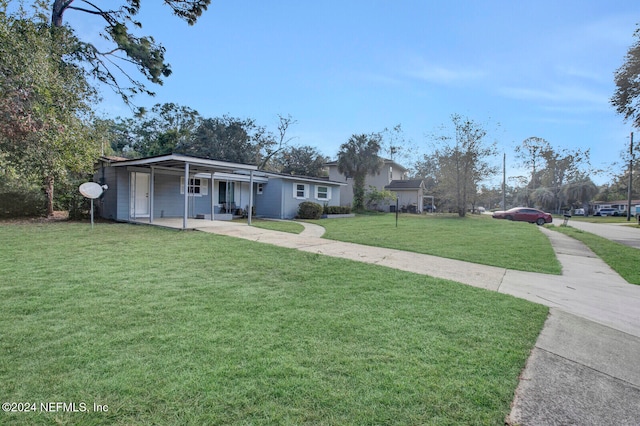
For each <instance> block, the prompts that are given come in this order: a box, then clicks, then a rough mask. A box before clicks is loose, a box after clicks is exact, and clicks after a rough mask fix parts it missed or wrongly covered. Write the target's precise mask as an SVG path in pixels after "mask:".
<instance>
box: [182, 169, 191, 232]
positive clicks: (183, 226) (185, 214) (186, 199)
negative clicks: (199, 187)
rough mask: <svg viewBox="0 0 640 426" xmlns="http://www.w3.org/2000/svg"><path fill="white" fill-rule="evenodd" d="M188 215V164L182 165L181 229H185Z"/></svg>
mask: <svg viewBox="0 0 640 426" xmlns="http://www.w3.org/2000/svg"><path fill="white" fill-rule="evenodd" d="M188 214H189V163H184V216H183V217H182V229H187V216H188Z"/></svg>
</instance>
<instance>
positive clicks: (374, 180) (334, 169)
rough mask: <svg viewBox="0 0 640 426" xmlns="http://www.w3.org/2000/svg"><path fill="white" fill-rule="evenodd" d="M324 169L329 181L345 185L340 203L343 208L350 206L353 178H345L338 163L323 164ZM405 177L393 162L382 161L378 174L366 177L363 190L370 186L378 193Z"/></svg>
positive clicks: (399, 166)
mask: <svg viewBox="0 0 640 426" xmlns="http://www.w3.org/2000/svg"><path fill="white" fill-rule="evenodd" d="M325 167H327V168H328V169H329V180H331V181H335V182H342V183H345V184H346V185H345V186H342V187H341V188H340V202H341V203H342V205H343V206H350V205H352V204H353V178H351V177H346V176H345V175H344V174H342V173H340V172H339V171H338V162H337V161H331V162H329V163H326V164H325ZM406 177H407V169H406V168H405V167H403V166H401V165H400V164H398V163H396V162H395V161H393V160H388V159H383V165H382V167H381V168H380V172H379V173H376V174H370V175H367V177H366V179H365V182H364V189H365V191H367V190H368V189H369V187H370V186H373V187H374V188H376V189H377V190H378V191H384V190H385V187H386V186H387V185H389V184H390V183H391V182H392V181H394V180H405V179H406Z"/></svg>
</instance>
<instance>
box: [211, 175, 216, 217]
mask: <svg viewBox="0 0 640 426" xmlns="http://www.w3.org/2000/svg"><path fill="white" fill-rule="evenodd" d="M213 193H214V191H213V173H211V220H215V218H214V217H213V216H214V215H215V210H216V208H215V206H214V204H213Z"/></svg>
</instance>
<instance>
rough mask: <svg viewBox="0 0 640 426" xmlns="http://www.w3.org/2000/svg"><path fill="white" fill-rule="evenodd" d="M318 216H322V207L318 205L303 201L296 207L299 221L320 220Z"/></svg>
mask: <svg viewBox="0 0 640 426" xmlns="http://www.w3.org/2000/svg"><path fill="white" fill-rule="evenodd" d="M320 216H322V206H321V205H320V204H318V203H313V202H311V201H305V202H303V203H300V205H299V206H298V217H299V218H300V219H320Z"/></svg>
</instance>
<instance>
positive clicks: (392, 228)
mask: <svg viewBox="0 0 640 426" xmlns="http://www.w3.org/2000/svg"><path fill="white" fill-rule="evenodd" d="M313 222H314V223H317V224H319V225H322V226H324V227H325V228H326V230H327V232H326V233H325V235H324V238H328V239H332V240H339V241H347V242H353V243H359V244H366V245H371V246H377V247H387V248H393V249H398V250H406V251H412V252H416V253H423V254H430V255H434V256H440V257H447V258H450V259H456V260H464V261H468V262H473V263H480V264H483V265H491V266H498V267H502V268H507V269H515V270H521V271H530V272H540V273H547V274H560V273H561V266H560V263H559V262H558V260H557V258H556V256H555V253H554V251H553V248H552V247H551V244H550V243H549V240H548V239H547V238H546V237H545V236H544V234H542V233H541V232H540V231H539V230H538V229H536V225H532V224H529V223H524V222H510V221H506V220H496V219H492V218H491V217H489V216H476V215H473V216H467V217H464V218H460V217H458V216H457V215H456V216H453V215H433V216H431V215H429V216H424V215H411V214H406V215H400V218H399V220H398V226H397V227H396V220H395V214H380V215H358V216H356V217H355V218H348V219H331V220H329V219H325V220H319V221H313Z"/></svg>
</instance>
